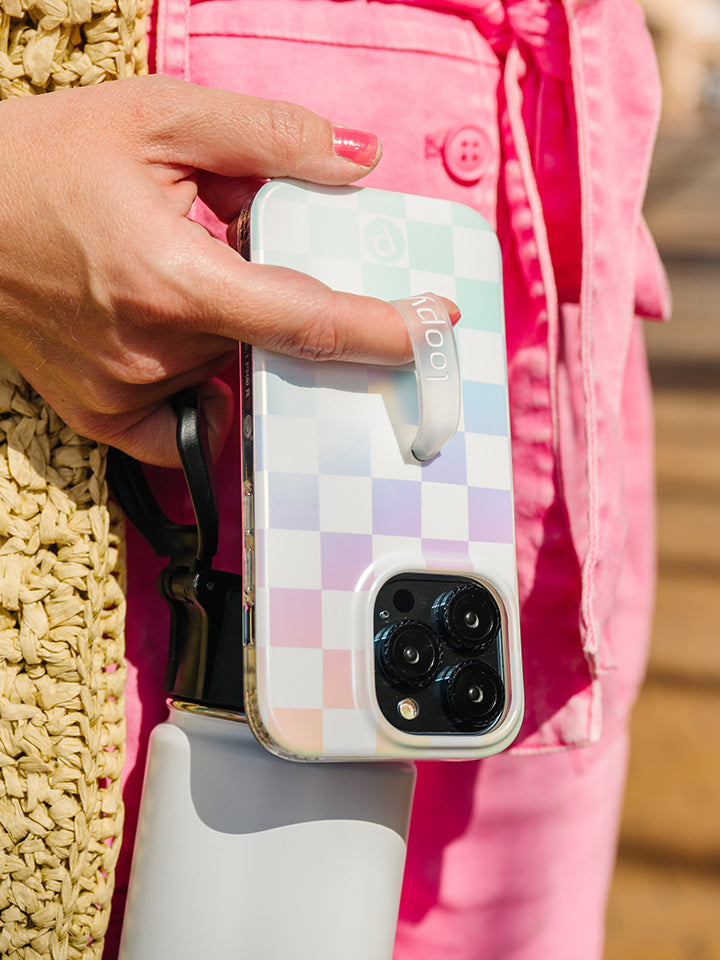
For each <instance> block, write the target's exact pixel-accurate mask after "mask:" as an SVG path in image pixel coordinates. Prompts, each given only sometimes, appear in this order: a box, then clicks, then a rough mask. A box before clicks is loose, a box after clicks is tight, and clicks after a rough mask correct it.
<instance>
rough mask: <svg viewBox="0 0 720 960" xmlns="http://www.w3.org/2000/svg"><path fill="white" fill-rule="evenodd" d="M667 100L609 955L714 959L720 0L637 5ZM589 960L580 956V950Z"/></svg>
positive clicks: (657, 175) (717, 905) (654, 205)
mask: <svg viewBox="0 0 720 960" xmlns="http://www.w3.org/2000/svg"><path fill="white" fill-rule="evenodd" d="M642 5H643V6H644V8H645V11H646V15H647V19H648V24H649V25H650V28H651V31H652V34H653V38H654V40H655V45H656V49H657V53H658V60H659V64H660V71H661V77H662V81H663V88H664V96H665V106H664V113H663V119H662V124H661V129H660V137H659V142H658V146H657V150H656V155H655V161H654V165H653V172H652V176H651V181H650V186H649V190H648V196H647V203H646V216H647V219H648V222H649V224H650V227H651V229H652V231H653V233H654V235H655V238H656V241H657V243H658V246H659V248H660V252H661V254H662V256H663V260H664V262H665V265H666V267H667V270H668V273H669V276H670V281H671V286H672V289H673V296H674V302H675V307H674V313H673V319H672V322H671V323H669V324H652V323H648V324H647V326H646V331H647V343H648V350H649V355H650V366H651V375H652V379H653V387H654V394H655V417H656V433H657V471H658V473H657V475H658V503H659V585H658V597H657V611H656V619H655V629H654V635H653V648H652V654H651V660H650V667H649V672H648V678H647V683H646V685H645V688H644V691H643V693H642V694H641V697H640V700H639V702H638V705H637V708H636V712H635V719H634V724H633V752H632V761H631V770H630V778H629V782H628V793H627V799H626V804H625V813H624V817H623V824H622V831H621V840H620V852H619V860H618V866H617V871H616V876H615V882H614V886H613V890H612V895H611V900H610V909H609V915H608V941H607V949H606V954H605V956H606V960H651V958H652V960H720V0H642ZM578 960H581V958H578Z"/></svg>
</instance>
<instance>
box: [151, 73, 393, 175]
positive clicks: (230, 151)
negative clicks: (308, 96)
mask: <svg viewBox="0 0 720 960" xmlns="http://www.w3.org/2000/svg"><path fill="white" fill-rule="evenodd" d="M147 80H148V81H157V80H160V84H159V86H161V87H162V89H163V91H164V95H163V98H161V99H164V100H165V103H164V107H165V111H166V112H165V115H164V117H163V119H162V121H161V134H162V136H161V139H162V141H163V146H164V147H165V150H163V154H164V155H163V156H161V157H160V159H162V160H163V161H164V162H167V161H168V160H170V161H171V162H174V163H177V164H183V165H188V166H192V167H195V168H197V169H200V170H207V171H209V172H211V173H217V174H221V175H223V176H225V177H259V178H270V177H295V178H297V179H300V180H311V181H313V182H315V183H325V184H345V183H351V182H352V181H353V180H357V179H358V178H359V177H363V176H365V174H367V173H369V172H370V171H371V170H372V169H373V168H374V167H375V166H376V164H377V162H378V160H379V159H380V155H381V153H382V150H381V146H380V141H379V140H378V138H377V137H376V136H375V134H373V133H370V132H367V131H362V130H355V129H352V128H350V127H343V126H339V125H337V124H333V123H331V122H330V121H329V120H327V119H325V118H324V117H321V116H319V115H318V114H316V113H313V111H312V110H308V109H306V108H305V107H301V106H299V105H298V104H295V103H287V102H285V101H281V100H265V99H262V98H260V97H250V96H246V95H244V94H240V93H233V92H231V91H228V90H215V89H212V88H208V87H201V86H196V85H194V84H190V83H183V82H182V81H175V80H170V79H169V78H167V77H162V78H156V77H153V78H147ZM158 105H159V104H158ZM168 113H169V115H170V118H171V122H168V115H167V114H168ZM159 122H160V121H159ZM157 146H158V144H157V140H154V141H153V152H154V151H156V150H157Z"/></svg>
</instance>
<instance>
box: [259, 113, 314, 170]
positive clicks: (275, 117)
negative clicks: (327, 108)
mask: <svg viewBox="0 0 720 960" xmlns="http://www.w3.org/2000/svg"><path fill="white" fill-rule="evenodd" d="M267 124H268V133H269V137H270V140H271V142H272V144H273V147H274V151H275V153H276V154H277V155H278V157H280V158H281V159H282V160H285V161H289V160H292V159H294V158H296V157H297V156H298V155H299V154H302V153H303V152H304V149H305V145H306V143H307V140H308V134H309V129H308V128H309V118H308V115H307V114H306V112H305V111H304V110H302V109H300V108H299V107H297V106H296V105H295V104H292V103H287V102H286V101H284V100H273V101H270V103H269V105H268V116H267Z"/></svg>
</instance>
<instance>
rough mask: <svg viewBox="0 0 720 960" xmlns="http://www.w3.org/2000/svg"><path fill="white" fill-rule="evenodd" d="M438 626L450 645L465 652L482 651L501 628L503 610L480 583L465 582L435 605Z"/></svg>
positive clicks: (434, 612)
mask: <svg viewBox="0 0 720 960" xmlns="http://www.w3.org/2000/svg"><path fill="white" fill-rule="evenodd" d="M433 615H434V617H435V619H436V622H437V625H438V627H439V629H440V631H441V632H442V634H443V635H444V637H445V639H446V640H447V642H448V643H449V644H450V646H452V647H454V648H455V649H457V650H460V651H462V652H467V651H470V650H472V651H481V650H484V649H485V647H487V646H488V644H489V643H490V642H491V641H492V639H493V637H494V636H495V634H496V633H497V632H498V630H499V629H500V610H499V609H498V605H497V603H496V602H495V600H494V598H493V596H492V594H491V593H490V591H489V590H487V589H486V588H485V587H482V586H480V584H469V583H465V584H463V585H462V586H459V587H456V588H455V589H454V590H449V591H448V592H447V593H444V594H443V595H442V596H440V597H438V599H437V600H436V601H435V604H434V606H433Z"/></svg>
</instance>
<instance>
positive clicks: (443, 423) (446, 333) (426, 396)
mask: <svg viewBox="0 0 720 960" xmlns="http://www.w3.org/2000/svg"><path fill="white" fill-rule="evenodd" d="M390 302H391V303H392V305H393V306H394V307H395V309H396V310H398V311H399V313H400V315H401V316H402V318H403V320H404V321H405V325H406V326H407V328H408V333H409V334H410V340H411V342H412V349H413V356H414V358H415V374H416V377H417V391H418V431H417V434H416V436H415V439H414V440H413V442H412V453H413V456H414V457H415V458H416V459H417V460H431V459H432V458H433V457H434V456H435V455H436V454H437V453H439V451H440V450H441V449H442V447H443V445H444V444H445V443H447V441H448V440H449V439H450V437H452V436H453V435H454V434H455V431H456V430H457V428H458V423H459V421H460V404H461V391H460V364H459V362H458V355H457V346H456V345H455V335H454V333H453V327H452V323H451V322H450V317H449V316H448V312H447V310H446V309H445V306H444V304H443V302H442V300H440V299H439V298H438V297H435V296H433V295H432V294H431V293H423V294H420V295H419V296H416V297H405V298H404V299H403V300H391V301H390Z"/></svg>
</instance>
